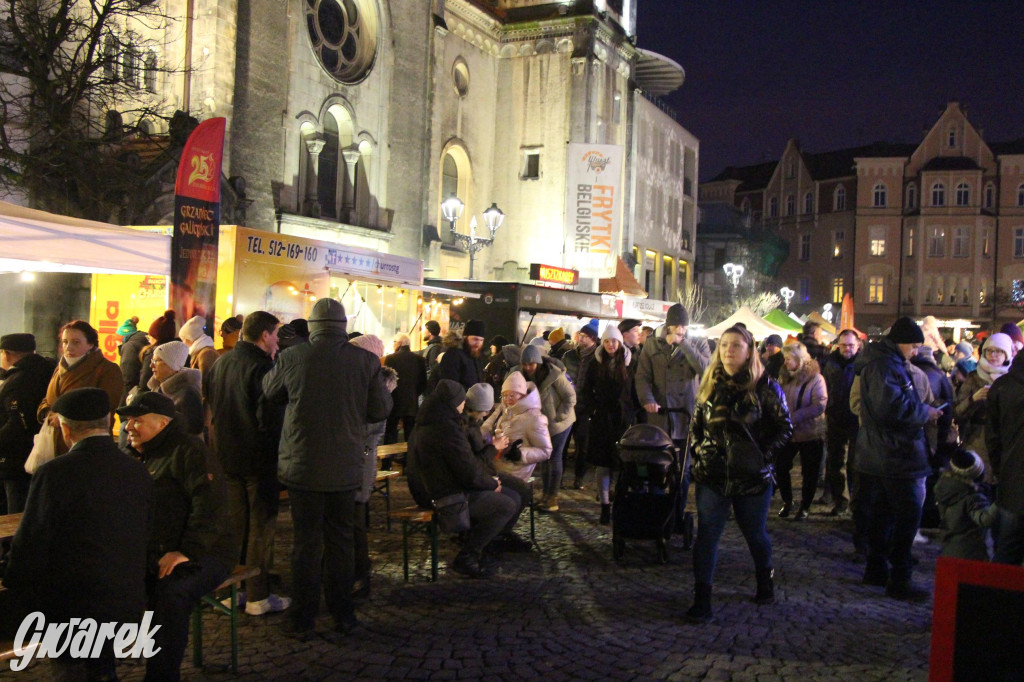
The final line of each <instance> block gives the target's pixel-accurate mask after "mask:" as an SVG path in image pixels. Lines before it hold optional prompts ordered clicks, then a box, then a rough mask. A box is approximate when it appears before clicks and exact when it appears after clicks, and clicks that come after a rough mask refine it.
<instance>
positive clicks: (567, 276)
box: [530, 263, 580, 287]
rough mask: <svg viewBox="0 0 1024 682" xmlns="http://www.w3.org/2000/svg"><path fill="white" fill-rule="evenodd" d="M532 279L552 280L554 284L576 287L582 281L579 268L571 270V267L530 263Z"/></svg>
mask: <svg viewBox="0 0 1024 682" xmlns="http://www.w3.org/2000/svg"><path fill="white" fill-rule="evenodd" d="M530 279H533V280H537V281H538V282H551V283H552V284H564V285H565V286H568V287H574V286H576V285H577V284H579V283H580V273H579V271H578V270H570V269H569V268H559V267H555V266H554V265H542V264H540V263H530Z"/></svg>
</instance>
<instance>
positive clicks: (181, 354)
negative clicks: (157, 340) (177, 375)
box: [153, 341, 188, 372]
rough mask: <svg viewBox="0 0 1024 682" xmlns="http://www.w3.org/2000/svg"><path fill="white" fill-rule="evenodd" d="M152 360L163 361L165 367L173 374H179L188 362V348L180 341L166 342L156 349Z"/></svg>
mask: <svg viewBox="0 0 1024 682" xmlns="http://www.w3.org/2000/svg"><path fill="white" fill-rule="evenodd" d="M153 359H154V360H163V361H164V364H165V365H167V366H168V367H170V368H171V369H173V370H174V371H175V372H180V371H181V368H182V367H184V366H185V363H186V362H188V346H186V345H185V344H183V343H182V342H181V341H168V342H167V343H164V344H161V345H159V346H157V347H156V349H155V350H154V351H153Z"/></svg>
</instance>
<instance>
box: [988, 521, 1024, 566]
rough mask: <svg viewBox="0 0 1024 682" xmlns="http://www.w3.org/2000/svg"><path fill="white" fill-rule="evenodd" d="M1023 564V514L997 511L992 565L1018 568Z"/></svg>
mask: <svg viewBox="0 0 1024 682" xmlns="http://www.w3.org/2000/svg"><path fill="white" fill-rule="evenodd" d="M1021 562H1024V514H1014V513H1013V512H1008V511H1006V510H1005V509H1003V508H1001V507H1000V509H999V521H998V530H997V531H996V542H995V553H994V554H993V556H992V563H996V564H1012V565H1014V566H1020V565H1021Z"/></svg>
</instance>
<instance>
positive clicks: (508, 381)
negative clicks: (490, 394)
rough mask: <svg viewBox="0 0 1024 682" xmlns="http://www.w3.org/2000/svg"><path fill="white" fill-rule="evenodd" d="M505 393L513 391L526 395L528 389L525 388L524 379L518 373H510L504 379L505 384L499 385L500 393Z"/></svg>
mask: <svg viewBox="0 0 1024 682" xmlns="http://www.w3.org/2000/svg"><path fill="white" fill-rule="evenodd" d="M505 391H515V392H516V393H520V394H522V395H526V394H527V393H529V392H530V389H529V388H528V387H527V386H526V378H525V377H524V376H523V375H522V374H521V373H520V372H512V373H511V374H509V375H508V376H507V377H505V382H504V383H503V384H502V385H501V392H502V393H504V392H505Z"/></svg>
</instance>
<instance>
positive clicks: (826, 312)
mask: <svg viewBox="0 0 1024 682" xmlns="http://www.w3.org/2000/svg"><path fill="white" fill-rule="evenodd" d="M821 311H822V312H821V316H822V317H823V318H825V321H826V322H828V323H829V324H832V318H833V317H834V316H835V314H834V313H833V312H832V304H831V303H826V304H825V305H824V306H822V308H821Z"/></svg>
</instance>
